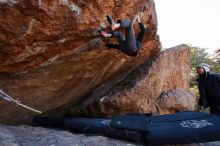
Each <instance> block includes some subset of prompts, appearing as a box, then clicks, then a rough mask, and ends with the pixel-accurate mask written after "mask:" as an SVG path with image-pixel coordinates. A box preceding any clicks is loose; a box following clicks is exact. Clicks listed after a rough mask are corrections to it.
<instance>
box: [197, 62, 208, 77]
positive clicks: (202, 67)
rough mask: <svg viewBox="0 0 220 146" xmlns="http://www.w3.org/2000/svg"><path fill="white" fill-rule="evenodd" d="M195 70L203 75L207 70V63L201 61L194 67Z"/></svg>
mask: <svg viewBox="0 0 220 146" xmlns="http://www.w3.org/2000/svg"><path fill="white" fill-rule="evenodd" d="M196 71H197V73H198V74H199V75H203V74H205V73H207V72H209V65H208V64H205V63H201V64H199V65H198V66H197V67H196Z"/></svg>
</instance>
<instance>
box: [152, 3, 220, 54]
mask: <svg viewBox="0 0 220 146" xmlns="http://www.w3.org/2000/svg"><path fill="white" fill-rule="evenodd" d="M154 1H155V5H156V10H157V15H158V34H159V35H160V39H161V42H162V45H163V47H164V48H170V47H173V46H175V45H178V44H183V43H184V44H192V45H193V46H199V47H202V48H209V51H210V52H214V50H216V49H218V48H220V38H219V37H218V36H219V35H220V17H219V16H218V15H219V14H220V9H219V6H220V0H154Z"/></svg>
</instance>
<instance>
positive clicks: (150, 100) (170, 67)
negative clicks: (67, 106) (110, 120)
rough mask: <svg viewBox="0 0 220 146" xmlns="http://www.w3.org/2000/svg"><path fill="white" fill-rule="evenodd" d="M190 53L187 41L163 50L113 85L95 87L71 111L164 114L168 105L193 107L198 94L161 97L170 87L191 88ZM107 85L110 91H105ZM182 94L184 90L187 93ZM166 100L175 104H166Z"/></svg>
mask: <svg viewBox="0 0 220 146" xmlns="http://www.w3.org/2000/svg"><path fill="white" fill-rule="evenodd" d="M189 53H190V51H189V47H188V46H186V45H180V46H177V47H174V48H171V49H168V50H165V51H163V52H161V53H160V54H158V55H156V56H155V57H154V58H153V59H152V60H149V61H147V62H145V63H144V64H142V65H140V66H139V67H138V68H137V69H136V70H134V71H133V72H131V73H130V74H129V75H128V76H127V77H126V78H125V79H124V80H122V81H121V82H120V83H118V84H117V85H114V86H112V87H111V89H110V87H109V86H110V84H106V85H103V87H100V88H99V89H97V90H96V91H94V93H93V94H92V95H91V96H89V97H88V99H87V100H85V101H84V102H83V103H82V104H81V105H80V106H77V107H74V108H72V110H71V113H72V114H73V115H86V116H94V117H96V116H112V115H118V114H126V113H142V112H145V113H154V114H160V113H161V114H163V113H166V112H168V111H166V108H167V109H170V111H171V110H172V109H175V111H184V110H193V109H194V108H193V106H194V105H195V102H196V101H195V97H194V96H193V95H191V94H190V93H187V92H186V91H181V90H179V91H172V92H171V93H175V94H173V97H171V96H170V98H169V99H168V98H166V99H165V98H163V97H160V98H158V97H159V96H160V95H161V93H162V92H166V91H168V90H172V89H176V88H181V89H182V90H188V88H189V82H188V80H189V70H190V69H189V56H190V54H189ZM106 87H108V88H109V91H106V93H103V92H102V91H103V90H105V89H106ZM182 94H185V97H184V96H182ZM175 96H176V97H175ZM175 98H176V99H175ZM169 100H170V102H168V101H169ZM171 101H172V102H171ZM187 101H190V102H191V103H190V106H187V105H185V103H186V102H187ZM166 102H167V104H171V103H172V104H173V105H170V106H169V105H166ZM162 103H163V104H164V106H162V105H161V104H162ZM175 103H176V104H175ZM179 104H180V105H182V106H180V105H179ZM160 105H161V106H160ZM175 105H179V106H176V107H175ZM158 108H159V109H158ZM158 110H159V111H158ZM175 111H173V112H175Z"/></svg>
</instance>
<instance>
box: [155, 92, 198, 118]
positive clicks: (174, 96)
mask: <svg viewBox="0 0 220 146" xmlns="http://www.w3.org/2000/svg"><path fill="white" fill-rule="evenodd" d="M155 106H156V107H157V112H158V114H160V115H161V114H171V113H176V112H180V111H194V110H195V108H196V97H195V96H194V95H193V94H192V93H190V92H189V91H186V90H182V89H173V90H169V91H165V92H163V93H162V94H161V95H160V96H159V97H158V99H157V101H156V103H155Z"/></svg>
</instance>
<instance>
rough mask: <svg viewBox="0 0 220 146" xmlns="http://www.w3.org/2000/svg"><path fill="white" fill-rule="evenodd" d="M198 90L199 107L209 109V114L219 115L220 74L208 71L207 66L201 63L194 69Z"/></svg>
mask: <svg viewBox="0 0 220 146" xmlns="http://www.w3.org/2000/svg"><path fill="white" fill-rule="evenodd" d="M196 72H197V74H198V78H197V80H196V81H197V82H198V89H199V94H200V98H199V103H198V105H199V107H200V108H202V109H203V108H205V107H210V113H211V114H216V115H220V92H219V90H220V74H219V73H213V72H210V70H209V65H208V64H205V63H201V64H199V65H198V66H197V67H196Z"/></svg>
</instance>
